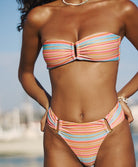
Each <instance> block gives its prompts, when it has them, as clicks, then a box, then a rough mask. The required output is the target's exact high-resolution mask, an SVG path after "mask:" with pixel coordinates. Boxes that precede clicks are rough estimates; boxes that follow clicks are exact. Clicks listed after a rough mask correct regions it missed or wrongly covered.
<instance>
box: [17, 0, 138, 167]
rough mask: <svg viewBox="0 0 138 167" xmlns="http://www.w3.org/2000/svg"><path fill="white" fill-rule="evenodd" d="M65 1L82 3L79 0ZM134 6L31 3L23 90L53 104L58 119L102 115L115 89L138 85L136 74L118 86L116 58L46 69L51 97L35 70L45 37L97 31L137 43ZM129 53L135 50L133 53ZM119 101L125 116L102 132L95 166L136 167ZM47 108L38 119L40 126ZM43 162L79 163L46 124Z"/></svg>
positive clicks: (106, 0)
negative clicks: (32, 5) (33, 4)
mask: <svg viewBox="0 0 138 167" xmlns="http://www.w3.org/2000/svg"><path fill="white" fill-rule="evenodd" d="M67 2H72V3H80V2H81V0H68V1H67ZM137 18H138V9H137V7H136V6H135V5H134V4H133V3H132V2H130V1H129V0H102V1H101V0H89V1H88V2H87V3H86V4H84V5H81V6H76V7H74V6H67V5H65V4H63V3H62V1H61V0H57V1H55V2H52V3H48V4H45V5H43V6H39V7H36V8H34V9H33V10H32V11H30V13H29V14H28V16H27V19H26V22H25V26H24V29H23V41H22V51H21V59H20V66H19V80H20V82H21V84H22V86H23V88H24V89H25V91H26V92H27V93H28V94H29V95H30V96H31V97H32V98H34V99H35V100H36V101H37V102H38V103H39V104H40V105H41V106H43V107H44V108H45V109H46V110H47V109H48V107H49V106H51V107H52V109H53V111H54V112H55V114H56V115H57V116H58V117H59V118H60V119H62V120H66V121H73V122H89V121H94V120H98V119H101V118H104V117H105V115H106V114H107V113H109V112H110V111H111V110H112V108H113V107H114V106H115V104H116V103H117V97H118V95H119V96H121V95H123V96H124V95H125V97H129V96H130V95H132V94H133V93H135V92H136V91H137V90H138V74H136V75H135V76H134V78H133V79H132V82H129V83H128V84H127V85H126V86H125V87H124V88H123V89H122V90H121V91H120V92H118V93H117V92H116V78H117V72H118V64H119V62H118V61H113V62H88V61H74V62H71V63H69V64H66V65H63V66H60V67H58V68H55V69H52V70H49V73H50V79H51V85H52V97H50V96H49V95H48V94H47V93H46V91H45V90H44V89H43V88H42V87H41V86H40V84H38V81H37V80H36V78H35V76H34V74H33V72H34V65H35V62H36V59H37V57H38V55H39V51H40V49H41V47H42V44H43V42H44V41H45V40H50V39H52V40H53V39H62V40H63V39H64V40H67V41H71V42H76V41H78V40H80V39H82V38H84V37H86V36H88V35H92V34H94V33H97V32H111V33H114V34H117V35H119V36H121V39H122V38H123V37H124V36H126V37H127V38H128V39H129V40H130V41H131V42H132V44H133V45H134V46H135V47H136V49H138V21H137ZM132 58H133V55H132ZM121 105H122V107H123V109H124V112H125V114H126V119H125V120H124V121H123V122H122V123H121V124H119V125H118V126H117V127H115V128H114V129H113V131H112V132H111V133H110V134H109V135H108V136H107V137H106V138H105V140H104V142H103V143H102V146H101V147H100V150H99V152H98V155H97V159H96V163H95V167H111V166H112V167H135V166H136V164H135V156H134V147H133V142H132V137H131V133H130V128H129V123H130V122H131V121H132V120H133V117H132V115H131V111H130V110H129V108H128V107H127V105H126V104H125V103H124V102H121ZM45 118H46V114H45V115H44V117H43V119H42V121H41V123H42V130H44V123H45ZM44 152H45V155H44V159H45V160H44V167H83V165H82V164H81V163H80V161H79V160H78V158H77V157H76V156H75V155H74V153H73V152H72V150H71V149H70V148H69V146H68V145H67V144H66V143H65V141H64V140H63V139H62V138H61V137H60V136H59V135H58V134H56V132H55V131H54V130H53V129H51V128H50V127H48V125H47V124H46V125H45V130H44Z"/></svg>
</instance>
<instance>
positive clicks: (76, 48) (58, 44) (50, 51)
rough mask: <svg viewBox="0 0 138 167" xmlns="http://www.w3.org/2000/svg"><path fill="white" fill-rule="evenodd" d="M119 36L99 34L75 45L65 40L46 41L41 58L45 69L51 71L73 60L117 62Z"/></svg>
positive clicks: (118, 56) (107, 33) (118, 57)
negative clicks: (44, 62) (43, 60)
mask: <svg viewBox="0 0 138 167" xmlns="http://www.w3.org/2000/svg"><path fill="white" fill-rule="evenodd" d="M120 41H121V37H120V36H119V35H116V34H113V33H109V32H100V33H96V34H92V35H89V36H87V37H85V38H83V39H81V40H79V41H77V42H75V43H73V42H70V41H66V40H46V41H45V42H44V43H43V57H44V59H45V61H46V63H47V68H48V69H52V68H55V67H58V66H61V65H64V64H67V63H70V62H72V61H75V60H86V61H117V60H119V59H120V52H119V47H120Z"/></svg>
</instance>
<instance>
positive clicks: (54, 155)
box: [44, 124, 83, 167]
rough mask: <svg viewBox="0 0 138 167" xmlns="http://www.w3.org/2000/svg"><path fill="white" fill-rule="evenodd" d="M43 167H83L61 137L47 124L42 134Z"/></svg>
mask: <svg viewBox="0 0 138 167" xmlns="http://www.w3.org/2000/svg"><path fill="white" fill-rule="evenodd" d="M44 167H83V165H81V163H80V161H79V160H78V158H77V157H76V155H75V154H74V153H73V151H72V150H71V149H70V147H69V146H68V145H67V144H66V142H65V141H64V140H63V139H62V138H61V136H59V135H58V134H57V133H56V132H55V130H53V129H51V128H50V127H49V126H48V125H47V124H46V129H45V133H44Z"/></svg>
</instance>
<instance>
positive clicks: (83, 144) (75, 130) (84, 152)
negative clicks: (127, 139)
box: [47, 102, 125, 167]
mask: <svg viewBox="0 0 138 167" xmlns="http://www.w3.org/2000/svg"><path fill="white" fill-rule="evenodd" d="M124 118H125V116H124V112H123V110H122V108H121V105H120V103H119V102H118V103H117V104H116V105H115V107H114V108H113V109H112V110H111V111H110V113H109V114H107V115H106V116H105V118H104V119H99V120H97V121H93V122H85V123H76V122H68V121H64V120H59V119H58V117H57V116H56V115H55V114H54V112H53V111H52V109H51V108H49V110H48V115H47V123H48V125H49V126H50V127H51V128H53V129H55V130H57V129H58V131H57V132H58V134H59V135H60V136H61V137H62V138H63V139H64V140H65V142H66V143H67V144H68V145H69V147H70V148H71V149H72V151H73V152H74V153H75V154H76V156H77V157H78V159H79V160H80V161H81V163H82V164H84V165H85V166H87V167H92V166H93V165H94V163H95V160H96V156H97V153H98V150H99V148H100V146H101V144H102V142H103V141H104V139H105V137H106V136H107V134H108V133H109V132H111V131H112V129H113V128H114V127H116V126H117V125H118V124H120V123H121V122H122V121H123V120H124ZM110 128H111V129H110Z"/></svg>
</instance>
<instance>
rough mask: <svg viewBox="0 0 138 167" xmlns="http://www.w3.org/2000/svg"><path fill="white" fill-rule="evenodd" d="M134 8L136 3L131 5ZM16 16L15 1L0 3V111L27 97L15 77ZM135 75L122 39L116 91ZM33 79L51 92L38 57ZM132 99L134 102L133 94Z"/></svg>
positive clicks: (136, 60)
mask: <svg viewBox="0 0 138 167" xmlns="http://www.w3.org/2000/svg"><path fill="white" fill-rule="evenodd" d="M133 2H134V3H135V4H137V5H138V1H137V0H134V1H133ZM19 17H20V14H19V12H18V10H17V4H16V1H11V0H5V1H4V0H3V1H2V0H1V1H0V37H1V38H0V58H1V61H0V77H1V79H0V109H1V110H4V111H6V110H10V109H12V108H14V107H15V106H17V107H19V106H20V105H21V104H22V102H23V101H24V100H25V98H26V97H27V96H26V94H25V92H24V90H23V89H22V87H21V85H20V83H19V81H18V77H17V71H18V64H19V58H20V48H21V37H22V33H21V32H18V31H17V30H16V26H17V24H18V22H19V21H20V20H19ZM137 71H138V52H137V50H136V49H135V48H134V47H133V46H132V44H131V43H130V42H129V41H128V40H127V39H126V38H124V39H123V41H122V44H121V60H120V65H119V73H118V79H117V90H119V89H120V88H121V87H122V86H123V85H124V84H126V83H127V82H128V80H130V79H131V78H132V76H133V75H135V73H136V72H137ZM35 75H36V77H37V78H38V80H40V82H41V83H42V85H43V86H44V87H45V89H46V90H47V91H48V92H51V87H50V81H49V74H48V71H47V69H46V65H45V62H44V61H43V57H42V54H40V55H39V58H38V61H37V63H36V67H35ZM132 98H133V99H138V93H136V94H135V95H134V96H133V97H132Z"/></svg>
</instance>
